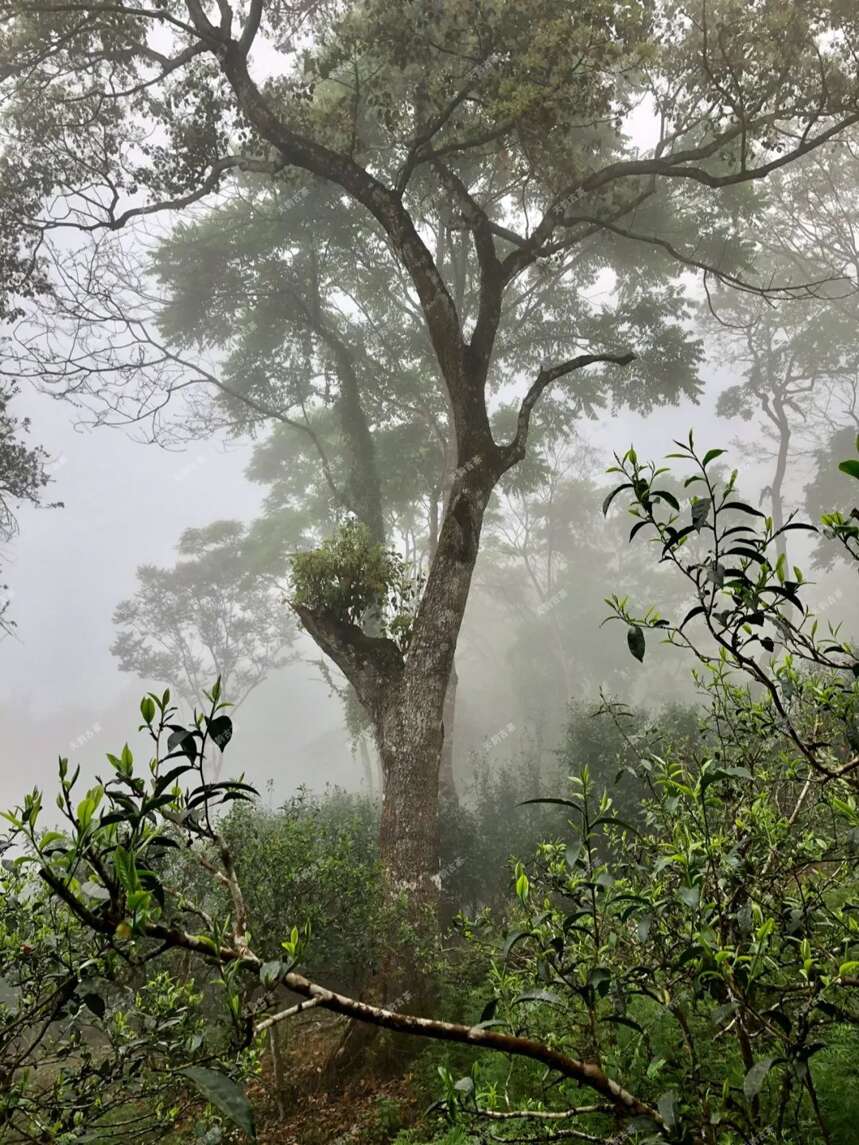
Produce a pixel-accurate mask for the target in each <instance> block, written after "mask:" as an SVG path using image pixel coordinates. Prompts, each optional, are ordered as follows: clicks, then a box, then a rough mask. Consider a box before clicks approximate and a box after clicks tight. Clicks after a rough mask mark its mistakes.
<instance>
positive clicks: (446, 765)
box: [438, 661, 459, 803]
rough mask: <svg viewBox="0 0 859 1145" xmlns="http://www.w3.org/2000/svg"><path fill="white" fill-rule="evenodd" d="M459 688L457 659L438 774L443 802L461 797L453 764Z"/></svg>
mask: <svg viewBox="0 0 859 1145" xmlns="http://www.w3.org/2000/svg"><path fill="white" fill-rule="evenodd" d="M458 688H459V674H458V673H457V671H456V661H454V664H453V667H452V668H451V670H450V679H449V680H448V682H447V692H446V693H445V697H444V718H443V723H444V739H443V741H442V745H441V767H440V770H439V776H438V786H439V794H440V796H441V799H442V802H443V803H456V802H457V801H458V799H459V796H458V794H457V790H456V772H455V770H454V765H453V729H454V722H455V720H456V696H457V691H458Z"/></svg>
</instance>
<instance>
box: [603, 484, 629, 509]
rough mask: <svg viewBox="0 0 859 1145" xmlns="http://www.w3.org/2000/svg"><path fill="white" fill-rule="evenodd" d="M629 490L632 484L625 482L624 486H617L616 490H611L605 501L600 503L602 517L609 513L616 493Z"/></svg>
mask: <svg viewBox="0 0 859 1145" xmlns="http://www.w3.org/2000/svg"><path fill="white" fill-rule="evenodd" d="M631 488H632V482H631V481H627V482H626V484H625V485H618V487H617V488H616V489H612V491H611V493H609V495H608V496H607V497H606V498H605V500H604V501H603V503H602V512H603V516H605V515H606V513H607V512H608V511H609V508H610V506H611V503H612V501H613V500H614V499H615V497H616V496H617V495H618V493H622V492H623V490H624V489H631Z"/></svg>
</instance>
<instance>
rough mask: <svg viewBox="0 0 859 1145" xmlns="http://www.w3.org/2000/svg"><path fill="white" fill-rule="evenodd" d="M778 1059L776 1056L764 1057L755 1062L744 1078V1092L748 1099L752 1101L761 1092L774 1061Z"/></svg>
mask: <svg viewBox="0 0 859 1145" xmlns="http://www.w3.org/2000/svg"><path fill="white" fill-rule="evenodd" d="M776 1060H777V1059H776V1058H774V1057H772V1058H762V1059H761V1060H760V1061H759V1062H755V1064H754V1065H753V1066H752V1068H751V1069H750V1070H749V1072H748V1073H747V1074H746V1076H745V1078H744V1079H743V1093H744V1094H745V1095H746V1099H747V1100H748V1101H751V1100H752V1099H753V1098H755V1097H757V1095H758V1094H759V1093H760V1091H761V1086H762V1085H763V1084H764V1081H765V1080H766V1076H767V1074H768V1073H769V1072H770V1070H771V1069H772V1067H773V1062H775V1061H776Z"/></svg>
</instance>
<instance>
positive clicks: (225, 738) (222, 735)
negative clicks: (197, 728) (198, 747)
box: [208, 716, 233, 751]
mask: <svg viewBox="0 0 859 1145" xmlns="http://www.w3.org/2000/svg"><path fill="white" fill-rule="evenodd" d="M208 730H209V735H210V736H211V738H212V739H213V740H214V741H215V743H216V744H217V745H218V747H219V748H220V749H221V751H223V750H224V748H225V747H226V746H227V744H228V743H229V742H230V740H231V739H232V738H233V721H232V720H231V719H230V717H229V716H218V717H217V719H214V720H209V723H208Z"/></svg>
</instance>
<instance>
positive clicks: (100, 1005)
mask: <svg viewBox="0 0 859 1145" xmlns="http://www.w3.org/2000/svg"><path fill="white" fill-rule="evenodd" d="M83 1003H84V1005H85V1006H86V1008H87V1009H88V1010H89V1011H90V1012H91V1013H93V1014H95V1016H96V1017H97V1018H103V1017H104V1011H105V1004H104V998H102V996H101V994H92V993H90V994H84V996H83Z"/></svg>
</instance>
